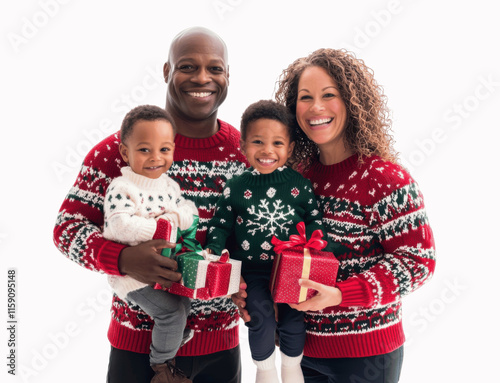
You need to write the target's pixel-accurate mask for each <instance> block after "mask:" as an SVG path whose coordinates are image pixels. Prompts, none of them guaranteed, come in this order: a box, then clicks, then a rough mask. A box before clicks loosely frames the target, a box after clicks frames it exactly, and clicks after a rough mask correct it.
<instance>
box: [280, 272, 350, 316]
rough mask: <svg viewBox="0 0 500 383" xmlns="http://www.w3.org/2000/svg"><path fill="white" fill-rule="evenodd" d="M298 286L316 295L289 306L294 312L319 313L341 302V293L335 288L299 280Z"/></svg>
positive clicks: (307, 280)
mask: <svg viewBox="0 0 500 383" xmlns="http://www.w3.org/2000/svg"><path fill="white" fill-rule="evenodd" d="M299 285H300V286H301V287H307V288H308V289H313V290H316V291H317V292H318V293H317V294H316V295H315V296H313V297H312V298H310V299H308V300H307V301H304V302H302V303H297V304H290V307H291V308H294V309H296V310H299V311H319V310H323V309H324V308H325V307H331V306H337V305H339V304H340V303H341V302H342V292H341V291H340V290H339V289H338V288H336V287H332V286H327V285H323V284H321V283H318V282H314V281H311V280H309V279H299Z"/></svg>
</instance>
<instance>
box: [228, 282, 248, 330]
mask: <svg viewBox="0 0 500 383" xmlns="http://www.w3.org/2000/svg"><path fill="white" fill-rule="evenodd" d="M246 288H247V284H246V283H245V280H244V279H243V277H241V278H240V290H239V291H238V292H237V293H234V294H233V295H231V299H232V300H233V302H234V304H235V305H236V306H238V312H239V313H240V317H241V319H243V321H244V322H248V321H250V315H249V314H248V311H247V309H245V306H246V305H247V303H246V301H245V299H246V298H247V292H246V291H245V290H246Z"/></svg>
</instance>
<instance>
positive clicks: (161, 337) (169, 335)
mask: <svg viewBox="0 0 500 383" xmlns="http://www.w3.org/2000/svg"><path fill="white" fill-rule="evenodd" d="M127 298H129V299H131V300H133V301H134V302H136V303H137V304H138V305H139V306H140V307H141V308H142V309H143V310H144V311H145V312H146V313H147V314H148V315H149V316H150V317H151V318H153V320H154V322H155V324H154V327H153V331H152V343H151V353H150V356H149V360H150V363H151V364H152V365H153V364H161V363H165V361H167V360H170V359H173V358H174V357H175V354H176V353H177V350H178V349H179V346H180V344H181V341H182V338H183V333H184V328H185V327H186V319H187V310H186V306H187V305H186V300H187V301H188V302H189V298H186V297H182V296H179V295H174V294H170V293H168V292H166V291H163V290H155V289H154V288H153V287H151V286H146V287H144V288H142V289H139V290H135V291H132V292H130V293H129V294H128V295H127Z"/></svg>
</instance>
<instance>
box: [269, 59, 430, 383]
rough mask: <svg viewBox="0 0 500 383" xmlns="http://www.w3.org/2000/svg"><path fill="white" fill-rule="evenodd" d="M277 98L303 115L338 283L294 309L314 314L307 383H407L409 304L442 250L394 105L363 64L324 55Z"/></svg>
mask: <svg viewBox="0 0 500 383" xmlns="http://www.w3.org/2000/svg"><path fill="white" fill-rule="evenodd" d="M276 99H277V100H278V101H279V102H281V103H283V104H285V105H286V106H287V107H288V109H289V110H290V111H291V112H292V113H293V114H295V116H296V122H297V127H296V128H297V135H298V139H297V141H296V147H297V149H298V150H299V152H300V154H301V157H300V158H301V160H300V163H298V164H296V165H297V167H299V168H300V169H301V170H302V171H303V173H304V175H305V176H306V177H307V178H309V179H310V180H311V182H312V184H313V187H314V190H315V194H316V196H317V198H318V200H319V203H320V205H321V207H322V210H323V223H324V225H325V227H326V228H327V229H326V230H327V235H328V237H329V238H330V239H331V240H332V241H333V242H336V243H337V244H340V245H341V249H342V251H341V252H340V253H338V254H336V256H337V258H338V259H339V261H340V268H339V274H338V278H337V284H336V285H335V286H326V285H321V284H318V283H315V282H313V281H309V280H302V281H300V283H301V285H302V286H304V287H308V288H313V289H315V290H317V291H318V293H317V295H315V296H314V297H313V298H311V299H309V300H308V301H305V302H303V303H300V304H298V305H292V306H293V307H294V308H296V309H298V310H302V311H306V312H307V313H306V322H307V332H308V335H307V339H306V345H305V348H304V359H303V360H302V368H303V371H304V377H305V381H306V382H342V383H343V382H384V383H387V382H391V383H392V382H397V381H398V380H399V376H400V372H401V366H402V361H403V343H404V340H405V337H404V333H403V326H402V311H401V299H402V297H404V296H405V295H407V294H409V293H410V292H412V291H414V290H415V289H417V288H418V287H420V286H422V284H424V283H425V282H426V281H427V280H428V279H429V277H430V276H432V274H433V272H434V267H435V257H434V254H435V250H434V238H433V235H432V230H431V228H430V226H429V220H428V218H427V215H426V212H425V208H424V201H423V197H422V194H421V192H420V190H419V188H418V185H417V183H416V182H415V180H414V179H413V178H412V177H411V176H410V175H409V174H408V172H407V171H406V170H405V169H404V168H403V167H402V166H400V165H399V164H398V163H397V153H396V152H395V150H394V147H393V139H392V136H391V135H390V125H391V121H390V119H389V111H388V108H387V105H386V97H385V95H384V94H383V90H382V88H381V86H379V85H378V84H377V82H376V81H375V79H374V78H373V72H372V70H371V69H369V68H368V67H367V66H366V65H365V64H364V62H363V61H362V60H359V59H357V58H355V57H354V56H353V55H352V54H350V53H349V52H346V51H344V50H334V49H319V50H317V51H315V52H313V53H311V54H310V55H309V56H307V57H304V58H300V59H297V60H296V61H295V62H293V63H292V64H291V65H290V66H289V67H288V68H287V69H285V70H284V71H283V73H282V74H281V77H280V81H279V88H278V90H277V92H276Z"/></svg>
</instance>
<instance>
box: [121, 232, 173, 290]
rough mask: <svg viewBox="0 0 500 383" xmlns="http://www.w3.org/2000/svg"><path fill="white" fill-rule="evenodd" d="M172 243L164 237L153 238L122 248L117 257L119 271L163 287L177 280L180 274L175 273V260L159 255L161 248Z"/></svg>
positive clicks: (167, 246) (170, 246)
mask: <svg viewBox="0 0 500 383" xmlns="http://www.w3.org/2000/svg"><path fill="white" fill-rule="evenodd" d="M173 247H175V244H174V243H171V242H168V241H166V240H164V239H153V240H151V241H146V242H143V243H141V244H139V245H137V246H130V247H126V248H124V249H123V250H122V251H121V253H120V256H119V258H118V269H119V270H120V273H122V274H125V275H129V276H130V277H132V278H134V279H136V280H138V281H139V282H143V283H146V284H148V285H151V286H153V285H154V284H155V283H158V284H160V285H162V286H163V287H170V286H172V282H178V281H179V280H180V279H181V274H180V273H176V272H175V270H177V262H175V261H174V260H173V259H170V258H168V257H164V256H163V255H161V249H164V248H173Z"/></svg>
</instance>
